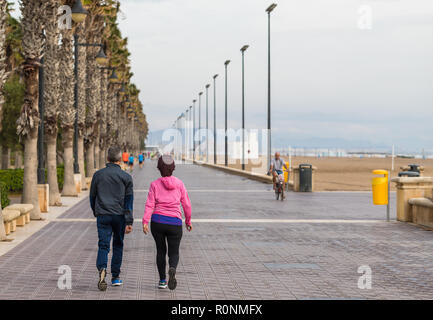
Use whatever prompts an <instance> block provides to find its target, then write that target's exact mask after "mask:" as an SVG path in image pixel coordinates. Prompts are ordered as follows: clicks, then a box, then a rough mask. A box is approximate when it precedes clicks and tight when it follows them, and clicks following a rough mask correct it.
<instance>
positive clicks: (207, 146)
mask: <svg viewBox="0 0 433 320" xmlns="http://www.w3.org/2000/svg"><path fill="white" fill-rule="evenodd" d="M209 87H210V84H207V85H206V162H209Z"/></svg>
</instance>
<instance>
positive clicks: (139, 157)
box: [138, 153, 144, 169]
mask: <svg viewBox="0 0 433 320" xmlns="http://www.w3.org/2000/svg"><path fill="white" fill-rule="evenodd" d="M143 161H144V155H143V153H140V154H139V155H138V164H139V165H140V169H141V168H143Z"/></svg>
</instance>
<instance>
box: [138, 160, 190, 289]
mask: <svg viewBox="0 0 433 320" xmlns="http://www.w3.org/2000/svg"><path fill="white" fill-rule="evenodd" d="M158 169H159V172H160V173H161V178H159V179H158V180H155V181H153V182H152V183H151V185H150V188H149V194H148V196H147V201H146V207H145V211H144V216H143V232H144V233H145V234H148V233H149V222H150V221H151V232H152V236H153V238H154V239H155V243H156V251H157V256H156V264H157V266H158V273H159V280H160V281H159V284H158V287H159V288H161V289H165V288H167V280H166V279H167V278H166V255H167V244H168V264H169V269H168V275H169V280H168V288H169V289H170V290H174V289H175V288H176V285H177V280H176V268H177V264H178V262H179V247H180V241H181V239H182V212H181V209H180V205H182V208H183V212H184V214H185V225H186V229H187V230H188V231H191V230H192V225H191V202H190V200H189V197H188V192H187V191H186V188H185V185H184V184H183V182H182V181H181V180H180V179H178V178H176V177H174V176H172V174H173V171H174V169H175V163H174V160H173V158H172V157H171V156H169V155H164V156H162V157H160V158H159V159H158Z"/></svg>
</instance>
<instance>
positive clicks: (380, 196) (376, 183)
mask: <svg viewBox="0 0 433 320" xmlns="http://www.w3.org/2000/svg"><path fill="white" fill-rule="evenodd" d="M373 174H380V175H383V176H382V177H374V178H373V181H372V186H373V204H375V205H386V204H388V171H386V170H374V171H373Z"/></svg>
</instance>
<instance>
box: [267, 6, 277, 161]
mask: <svg viewBox="0 0 433 320" xmlns="http://www.w3.org/2000/svg"><path fill="white" fill-rule="evenodd" d="M276 6H277V4H276V3H273V4H271V5H270V6H269V7H268V8H267V9H266V12H267V13H268V152H267V153H268V154H267V160H268V166H267V167H268V169H269V167H270V166H271V152H272V149H271V143H272V140H271V12H272V11H273V10H274V9H275V8H276Z"/></svg>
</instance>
